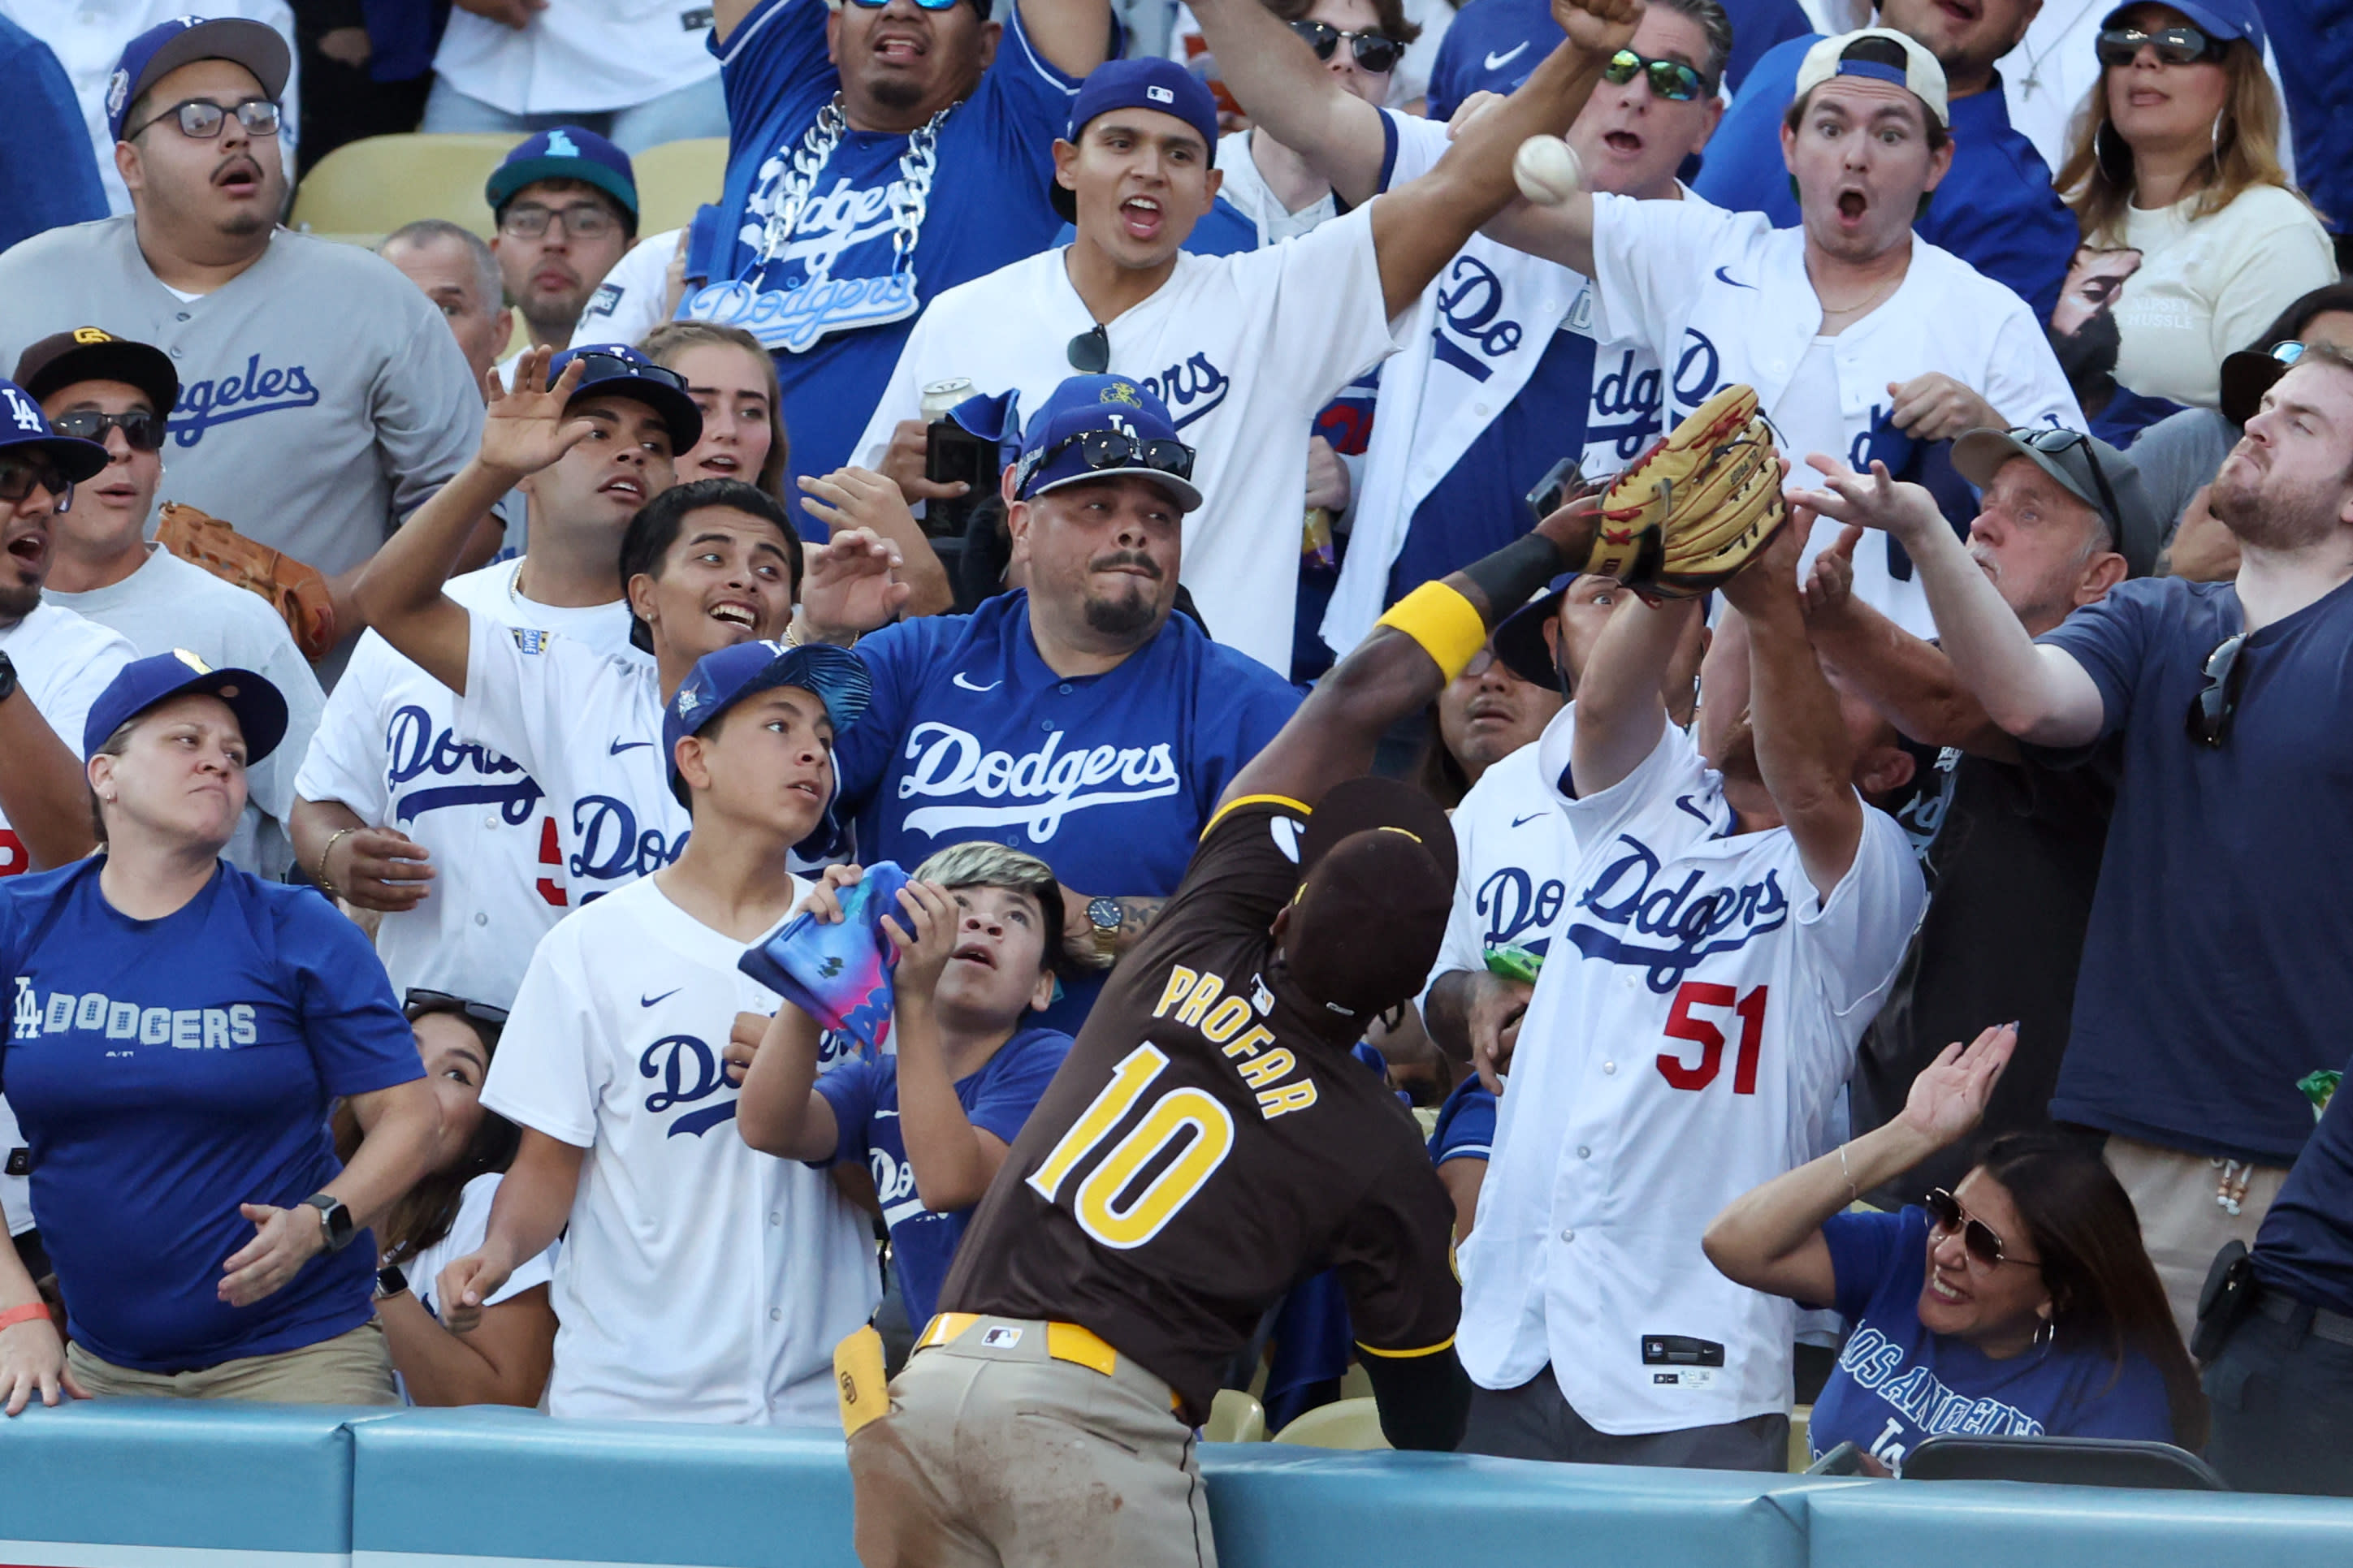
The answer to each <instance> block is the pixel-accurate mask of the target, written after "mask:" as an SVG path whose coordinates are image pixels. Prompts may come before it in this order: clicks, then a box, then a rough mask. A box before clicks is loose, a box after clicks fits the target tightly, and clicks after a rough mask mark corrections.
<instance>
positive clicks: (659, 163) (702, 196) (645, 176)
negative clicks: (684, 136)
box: [629, 136, 727, 235]
mask: <svg viewBox="0 0 2353 1568" xmlns="http://www.w3.org/2000/svg"><path fill="white" fill-rule="evenodd" d="M629 163H630V166H631V167H632V168H634V169H635V170H636V171H637V175H638V233H639V234H641V235H647V234H662V233H665V232H667V231H669V230H670V229H673V228H684V227H685V226H687V224H688V222H689V221H690V220H691V219H692V218H693V216H694V209H695V208H697V207H699V206H701V205H702V204H703V203H705V202H715V201H717V200H718V199H719V194H720V188H721V187H722V186H723V185H724V184H726V183H727V138H726V137H724V136H705V137H701V138H698V139H697V140H694V141H691V142H663V143H661V144H660V145H659V146H658V147H649V148H647V149H646V150H645V151H644V152H642V153H638V155H637V156H636V157H635V158H632V159H630V160H629Z"/></svg>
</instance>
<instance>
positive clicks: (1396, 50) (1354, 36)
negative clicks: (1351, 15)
mask: <svg viewBox="0 0 2353 1568" xmlns="http://www.w3.org/2000/svg"><path fill="white" fill-rule="evenodd" d="M1291 30H1292V31H1293V32H1294V33H1296V34H1298V35H1299V36H1300V37H1303V38H1304V39H1306V40H1307V47H1309V48H1311V49H1314V51H1315V58H1317V59H1319V60H1328V59H1330V58H1332V56H1333V55H1334V53H1335V52H1336V51H1337V50H1338V49H1339V47H1340V40H1341V39H1343V38H1345V39H1346V40H1347V41H1348V52H1349V53H1350V54H1351V55H1354V56H1355V57H1356V65H1357V67H1358V68H1360V69H1363V70H1366V71H1369V72H1371V73H1372V74H1373V75H1375V76H1387V75H1388V73H1389V72H1391V71H1393V70H1395V69H1396V68H1397V63H1398V56H1399V55H1401V54H1403V53H1405V46H1404V45H1403V44H1400V43H1398V41H1397V40H1396V39H1395V38H1392V37H1388V36H1386V35H1385V34H1381V33H1344V32H1342V31H1340V29H1339V28H1337V27H1335V26H1332V24H1331V23H1329V22H1293V24H1291Z"/></svg>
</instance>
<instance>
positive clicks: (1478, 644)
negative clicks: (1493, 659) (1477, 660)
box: [1376, 583, 1487, 680]
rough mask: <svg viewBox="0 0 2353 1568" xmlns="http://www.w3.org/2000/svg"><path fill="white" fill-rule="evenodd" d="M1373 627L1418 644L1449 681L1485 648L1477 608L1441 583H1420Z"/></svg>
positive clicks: (1484, 637) (1482, 628) (1392, 606)
mask: <svg viewBox="0 0 2353 1568" xmlns="http://www.w3.org/2000/svg"><path fill="white" fill-rule="evenodd" d="M1376 624H1377V625H1379V626H1388V627H1390V628H1392V629H1394V630H1397V631H1400V632H1403V633H1404V634H1405V635H1406V636H1408V637H1411V638H1412V639H1413V640H1414V641H1416V642H1418V643H1419V644H1420V645H1421V647H1422V651H1423V652H1425V653H1427V654H1429V655H1430V658H1433V659H1435V660H1436V661H1437V663H1438V668H1440V670H1441V671H1443V672H1444V673H1445V676H1446V679H1449V680H1451V679H1454V678H1455V677H1456V676H1458V675H1460V674H1461V673H1462V671H1463V669H1464V668H1465V667H1466V666H1468V665H1469V664H1470V662H1471V659H1472V656H1473V655H1475V654H1476V653H1477V652H1478V651H1479V650H1480V649H1481V648H1482V647H1486V646H1487V623H1486V622H1485V621H1484V620H1482V618H1481V617H1480V615H1479V612H1478V610H1477V608H1476V607H1475V606H1473V605H1472V603H1471V601H1470V600H1468V599H1466V598H1464V597H1463V596H1462V595H1460V594H1458V593H1456V592H1455V591H1454V590H1453V589H1451V588H1450V587H1448V586H1447V585H1446V584H1443V583H1424V584H1422V585H1421V586H1420V587H1419V588H1416V589H1415V590H1414V591H1413V592H1412V593H1410V594H1408V595H1406V596H1405V597H1404V598H1402V599H1399V600H1398V602H1397V603H1396V604H1394V605H1390V606H1389V608H1388V614H1387V615H1385V616H1382V617H1381V618H1380V620H1379V621H1378V622H1377V623H1376Z"/></svg>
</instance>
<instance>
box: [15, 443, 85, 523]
mask: <svg viewBox="0 0 2353 1568" xmlns="http://www.w3.org/2000/svg"><path fill="white" fill-rule="evenodd" d="M36 485H38V486H39V487H40V488H41V489H45V490H47V491H48V492H49V494H51V495H53V496H55V497H57V498H58V500H59V501H60V502H63V503H65V504H66V505H70V504H71V502H72V499H73V484H72V482H71V481H70V480H69V479H67V478H66V477H65V474H64V473H63V472H62V471H61V470H60V469H59V468H58V466H57V464H55V463H53V462H51V461H50V460H49V459H48V458H33V457H18V456H16V455H15V454H13V453H9V452H0V501H6V502H7V503H8V504H9V505H11V506H14V505H16V503H17V502H19V501H21V500H24V499H25V498H26V497H27V496H29V495H31V494H32V493H33V487H34V486H36ZM58 510H64V507H63V506H60V507H59V509H58Z"/></svg>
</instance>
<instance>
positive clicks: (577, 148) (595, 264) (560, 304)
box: [482, 125, 638, 353]
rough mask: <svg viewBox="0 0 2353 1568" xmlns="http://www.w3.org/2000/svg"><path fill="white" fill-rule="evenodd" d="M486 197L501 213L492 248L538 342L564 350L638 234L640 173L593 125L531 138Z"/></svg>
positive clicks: (501, 169)
mask: <svg viewBox="0 0 2353 1568" xmlns="http://www.w3.org/2000/svg"><path fill="white" fill-rule="evenodd" d="M482 199H483V200H484V201H486V202H488V203H489V204H490V206H491V214H492V215H493V216H495V217H496V218H497V220H498V226H499V233H498V237H497V238H495V239H493V240H491V254H492V255H494V256H496V257H497V258H499V277H500V279H501V281H503V282H504V283H505V285H506V291H507V300H508V302H509V303H511V304H512V305H513V306H514V308H515V309H516V310H520V311H521V312H522V321H523V326H524V327H525V329H527V330H528V331H530V333H531V341H532V342H533V343H534V344H536V345H538V346H540V347H543V348H552V349H554V350H556V351H558V352H559V353H560V352H562V351H563V350H564V349H566V348H568V347H570V346H571V343H572V327H573V323H574V322H575V321H578V320H579V319H580V311H581V308H582V307H583V306H585V305H586V304H587V303H588V300H589V297H590V296H591V295H593V294H595V293H596V290H597V289H598V288H599V287H601V286H602V285H603V283H604V281H605V274H607V272H610V271H611V270H612V269H613V264H614V263H615V262H617V261H618V260H620V259H621V254H622V252H624V251H626V250H628V247H629V242H630V241H631V240H633V239H635V238H637V237H638V182H637V172H636V170H634V169H633V168H632V167H631V166H630V163H629V155H628V153H624V152H622V151H621V150H620V149H619V148H618V147H616V146H614V145H613V144H612V143H611V142H607V141H606V140H605V139H604V138H603V137H602V136H599V135H597V134H596V132H593V131H584V130H582V129H581V128H580V127H579V126H577V125H559V126H557V127H556V128H555V129H554V130H553V131H543V132H540V133H539V134H538V135H536V136H531V137H526V138H525V139H524V140H523V141H522V142H520V143H518V144H517V145H516V147H515V150H514V151H513V152H512V153H508V154H507V155H506V160H505V161H504V162H503V163H501V164H500V165H499V166H498V168H497V169H496V170H494V171H492V173H491V178H490V183H489V184H487V185H486V186H484V187H483V190H482Z"/></svg>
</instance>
